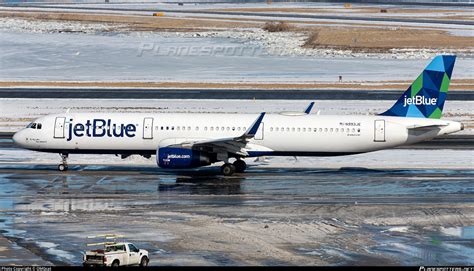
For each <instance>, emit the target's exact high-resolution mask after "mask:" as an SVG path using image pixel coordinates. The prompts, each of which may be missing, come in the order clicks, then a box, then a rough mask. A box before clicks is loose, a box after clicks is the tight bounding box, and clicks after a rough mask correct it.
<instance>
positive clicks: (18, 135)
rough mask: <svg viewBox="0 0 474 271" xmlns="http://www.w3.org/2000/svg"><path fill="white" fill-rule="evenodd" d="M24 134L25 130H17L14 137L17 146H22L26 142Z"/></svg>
mask: <svg viewBox="0 0 474 271" xmlns="http://www.w3.org/2000/svg"><path fill="white" fill-rule="evenodd" d="M22 134H23V130H20V131H18V132H16V133H15V134H14V135H13V137H12V140H13V143H15V144H16V145H17V146H20V147H23V145H24V143H25V137H24V135H22Z"/></svg>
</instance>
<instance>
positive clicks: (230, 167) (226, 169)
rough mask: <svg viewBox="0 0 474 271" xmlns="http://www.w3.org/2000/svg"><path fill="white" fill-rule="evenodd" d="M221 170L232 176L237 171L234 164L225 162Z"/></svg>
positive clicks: (225, 174)
mask: <svg viewBox="0 0 474 271" xmlns="http://www.w3.org/2000/svg"><path fill="white" fill-rule="evenodd" d="M221 172H222V174H224V176H232V174H234V173H235V166H234V165H232V164H224V165H223V166H222V167H221Z"/></svg>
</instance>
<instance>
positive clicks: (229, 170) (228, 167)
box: [221, 159, 247, 176]
mask: <svg viewBox="0 0 474 271" xmlns="http://www.w3.org/2000/svg"><path fill="white" fill-rule="evenodd" d="M246 168H247V164H246V163H245V161H244V160H240V159H237V160H236V161H235V162H234V163H233V164H231V163H225V164H224V165H223V166H222V167H221V172H222V174H224V176H232V175H233V174H234V173H235V172H237V173H242V172H244V171H245V169H246Z"/></svg>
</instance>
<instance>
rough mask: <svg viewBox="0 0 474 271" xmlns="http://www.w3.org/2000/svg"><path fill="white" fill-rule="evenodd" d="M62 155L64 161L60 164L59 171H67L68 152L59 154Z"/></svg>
mask: <svg viewBox="0 0 474 271" xmlns="http://www.w3.org/2000/svg"><path fill="white" fill-rule="evenodd" d="M59 155H60V156H61V159H62V163H61V164H59V165H58V170H59V171H66V170H67V168H68V167H67V158H68V156H69V155H68V154H67V153H60V154H59Z"/></svg>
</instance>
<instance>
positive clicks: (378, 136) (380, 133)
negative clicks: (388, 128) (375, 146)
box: [374, 120, 385, 142]
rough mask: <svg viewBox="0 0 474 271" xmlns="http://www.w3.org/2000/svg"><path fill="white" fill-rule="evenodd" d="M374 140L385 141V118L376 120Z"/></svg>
mask: <svg viewBox="0 0 474 271" xmlns="http://www.w3.org/2000/svg"><path fill="white" fill-rule="evenodd" d="M374 126H375V128H374V141H375V142H385V120H375V123H374Z"/></svg>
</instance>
